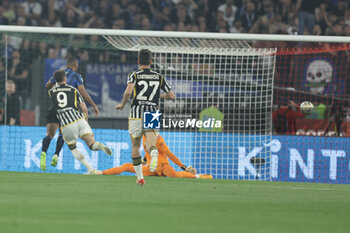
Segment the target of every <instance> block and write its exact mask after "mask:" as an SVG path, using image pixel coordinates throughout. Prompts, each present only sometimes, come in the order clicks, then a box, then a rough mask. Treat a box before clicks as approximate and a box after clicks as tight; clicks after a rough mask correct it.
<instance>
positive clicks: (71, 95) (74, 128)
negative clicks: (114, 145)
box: [49, 70, 112, 174]
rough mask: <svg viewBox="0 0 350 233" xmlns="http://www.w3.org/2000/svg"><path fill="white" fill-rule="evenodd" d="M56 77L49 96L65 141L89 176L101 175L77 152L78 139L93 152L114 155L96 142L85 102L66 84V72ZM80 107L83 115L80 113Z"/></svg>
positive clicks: (57, 73) (56, 73)
mask: <svg viewBox="0 0 350 233" xmlns="http://www.w3.org/2000/svg"><path fill="white" fill-rule="evenodd" d="M54 77H55V80H56V81H57V85H56V87H54V88H52V89H50V91H49V96H50V99H51V104H52V109H53V111H54V112H55V113H56V116H57V119H58V120H59V123H60V126H61V130H62V134H63V139H64V141H65V142H66V143H67V145H68V147H69V149H70V150H71V151H72V154H73V156H74V157H75V158H76V159H77V160H78V161H80V162H81V163H82V164H83V165H84V166H85V167H86V168H87V169H88V174H100V173H101V172H100V171H97V170H95V169H93V168H92V166H91V165H90V164H89V163H88V162H87V161H86V159H85V158H84V155H83V154H81V153H80V152H79V151H78V150H77V148H76V141H77V139H78V137H80V138H81V139H83V140H84V141H85V143H86V144H87V145H88V146H89V148H90V149H91V150H93V151H97V150H102V151H104V152H105V153H106V154H108V155H112V151H111V150H110V149H109V148H108V147H106V146H105V145H103V144H102V143H100V142H95V139H94V135H93V133H92V130H91V128H90V126H89V124H88V123H87V121H86V120H85V118H86V117H87V114H88V112H87V108H86V105H85V102H84V100H83V98H82V97H81V95H80V93H79V91H78V90H77V89H76V88H74V87H72V86H70V85H67V84H66V82H67V78H66V75H65V72H64V71H63V70H58V71H56V72H55V74H54ZM78 106H79V107H80V108H81V109H82V111H83V113H81V112H80V111H79V109H78Z"/></svg>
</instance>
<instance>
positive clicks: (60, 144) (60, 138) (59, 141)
mask: <svg viewBox="0 0 350 233" xmlns="http://www.w3.org/2000/svg"><path fill="white" fill-rule="evenodd" d="M63 144H64V140H63V135H62V132H61V130H60V131H59V134H58V137H57V142H56V151H55V154H54V155H53V156H52V160H51V166H53V167H56V165H57V160H58V157H59V156H60V152H61V150H62V147H63Z"/></svg>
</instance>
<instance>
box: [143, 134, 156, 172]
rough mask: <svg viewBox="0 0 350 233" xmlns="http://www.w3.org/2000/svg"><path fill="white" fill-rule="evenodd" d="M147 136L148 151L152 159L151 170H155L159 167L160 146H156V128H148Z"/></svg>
mask: <svg viewBox="0 0 350 233" xmlns="http://www.w3.org/2000/svg"><path fill="white" fill-rule="evenodd" d="M144 134H145V137H146V142H145V145H146V149H147V151H148V153H149V154H150V155H151V161H150V164H149V167H150V171H151V172H154V171H155V170H156V169H157V165H158V148H157V146H156V143H157V138H158V133H157V132H155V131H154V130H147V131H145V132H144Z"/></svg>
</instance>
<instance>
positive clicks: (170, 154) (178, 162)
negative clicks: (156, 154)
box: [158, 135, 197, 175]
mask: <svg viewBox="0 0 350 233" xmlns="http://www.w3.org/2000/svg"><path fill="white" fill-rule="evenodd" d="M161 139H162V143H161V144H160V149H159V150H160V151H162V152H164V153H165V154H166V156H167V157H168V158H169V159H170V160H171V161H173V162H174V163H175V164H176V165H177V166H179V167H180V168H181V169H182V170H184V171H187V172H189V173H191V174H193V175H196V174H197V171H196V169H195V168H193V167H192V166H189V167H187V166H186V165H184V164H183V163H182V162H181V160H180V159H179V158H178V157H177V156H176V155H175V154H174V153H173V152H172V151H171V150H170V149H169V147H168V145H167V144H166V143H165V140H164V139H163V138H162V137H161V136H160V135H159V139H158V140H161Z"/></svg>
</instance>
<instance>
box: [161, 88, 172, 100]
mask: <svg viewBox="0 0 350 233" xmlns="http://www.w3.org/2000/svg"><path fill="white" fill-rule="evenodd" d="M159 98H161V99H165V100H175V99H176V96H175V94H174V92H173V90H170V91H168V92H167V93H164V94H160V96H159Z"/></svg>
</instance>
